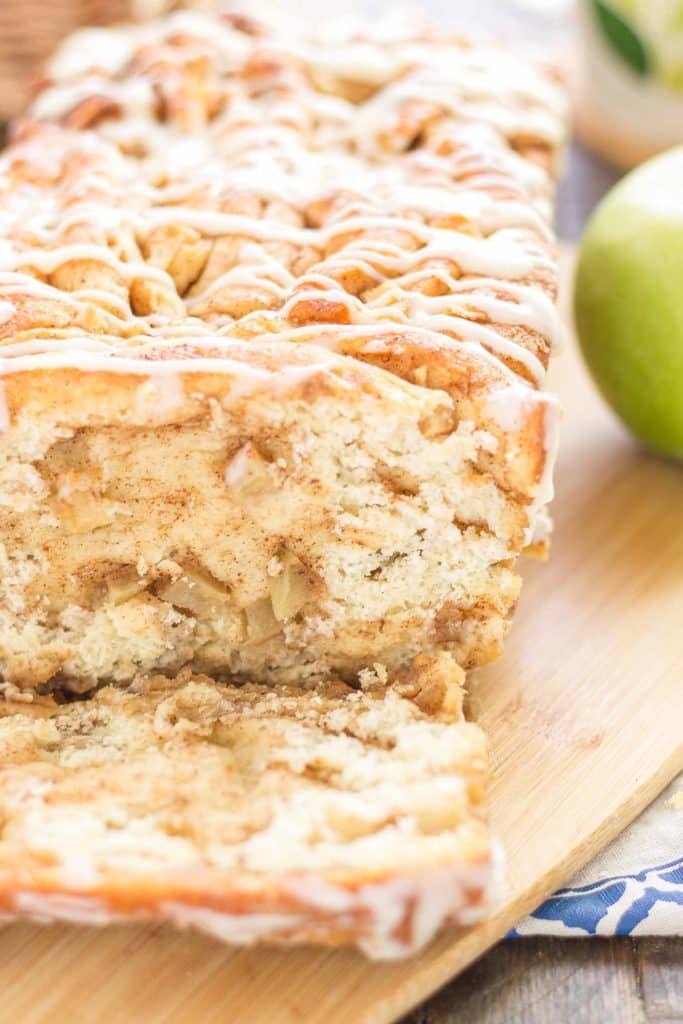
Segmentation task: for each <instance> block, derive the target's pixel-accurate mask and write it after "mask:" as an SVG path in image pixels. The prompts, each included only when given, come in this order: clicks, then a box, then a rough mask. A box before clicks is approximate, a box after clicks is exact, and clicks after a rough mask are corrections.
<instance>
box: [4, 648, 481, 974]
mask: <svg viewBox="0 0 683 1024" xmlns="http://www.w3.org/2000/svg"><path fill="white" fill-rule="evenodd" d="M460 677H461V673H460V674H459V673H458V672H457V670H454V669H453V666H452V664H450V663H449V659H448V658H447V656H445V655H440V656H439V657H436V658H431V659H430V658H428V657H423V658H422V659H418V663H417V665H416V666H415V667H414V668H413V669H412V670H411V671H410V673H407V674H406V675H405V676H404V677H401V678H399V679H397V680H396V685H395V687H394V688H393V689H392V690H391V691H390V692H388V693H385V692H384V691H383V690H382V689H380V690H373V689H372V688H369V689H366V690H365V691H355V690H352V689H351V688H349V687H348V686H346V685H345V684H344V683H341V682H339V681H332V680H330V681H328V682H325V683H320V684H316V685H313V686H311V687H310V688H304V687H286V686H276V687H273V688H272V689H268V688H265V687H263V686H261V685H255V684H251V683H246V684H244V685H243V686H240V687H235V686H232V685H223V684H219V683H215V682H213V681H212V680H210V679H209V678H208V677H206V676H193V675H192V674H191V673H189V672H184V673H183V674H182V675H181V676H180V677H179V678H178V679H176V680H169V679H167V678H165V677H163V676H151V677H146V678H145V677H141V678H138V679H136V680H135V681H134V682H133V683H132V684H131V685H130V687H128V688H127V689H122V688H113V687H106V688H103V689H101V690H99V691H98V692H97V693H96V694H95V695H94V696H93V697H92V698H89V699H87V700H84V701H75V702H71V703H67V704H62V705H61V706H60V705H58V704H56V703H55V702H54V700H53V699H52V698H48V697H43V698H41V697H40V696H38V695H36V696H35V697H34V699H33V700H29V701H26V697H31V696H32V695H31V694H26V693H24V694H23V697H24V700H23V702H18V703H12V702H11V701H10V702H6V703H5V704H4V705H3V704H2V703H0V823H1V824H2V828H1V830H0V831H1V837H0V915H2V914H9V915H12V916H17V915H19V916H28V917H32V918H37V919H39V920H43V921H45V920H48V921H49V920H65V921H75V922H84V923H91V924H105V923H107V922H109V921H118V920H144V919H146V918H157V919H162V920H167V921H172V922H174V923H176V924H179V925H188V926H192V927H196V928H200V929H202V930H203V931H206V932H208V933H210V934H212V935H215V936H217V937H218V938H220V939H223V940H225V941H228V942H231V943H238V944H244V943H252V942H256V941H257V940H260V941H263V940H269V941H271V942H277V943H289V942H320V943H333V944H340V943H346V944H350V943H354V944H357V945H358V946H359V947H360V948H361V949H363V950H364V951H365V952H366V953H368V954H369V955H370V956H373V957H379V958H392V957H398V956H403V955H406V954H408V953H411V952H414V951H415V950H416V949H419V948H420V947H421V946H422V945H423V944H424V943H425V942H426V941H427V940H428V939H429V938H431V936H432V935H433V934H434V932H435V931H436V929H437V928H438V927H439V926H440V925H442V924H444V923H445V922H448V921H454V922H456V923H458V924H461V925H463V924H469V923H472V922H474V921H476V920H478V919H479V918H480V917H481V916H482V914H483V913H484V912H485V910H486V908H487V905H488V902H489V899H490V896H491V894H492V887H493V885H494V883H495V857H494V854H493V852H492V847H491V843H490V839H489V837H488V833H487V829H486V825H485V822H484V820H483V815H484V803H483V800H484V795H485V789H486V781H487V769H486V753H485V748H484V741H483V738H482V734H481V732H480V730H479V729H478V728H477V727H476V726H474V725H470V724H468V723H465V722H464V721H463V720H462V711H461V704H462V692H461V690H460V687H459V681H460ZM3 711H4V712H5V717H2V713H3Z"/></svg>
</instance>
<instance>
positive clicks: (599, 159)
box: [0, 0, 683, 239]
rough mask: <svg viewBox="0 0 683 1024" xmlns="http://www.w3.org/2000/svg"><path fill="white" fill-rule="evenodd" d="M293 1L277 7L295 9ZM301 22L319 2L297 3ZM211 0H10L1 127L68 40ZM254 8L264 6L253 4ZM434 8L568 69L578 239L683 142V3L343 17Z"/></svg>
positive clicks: (448, 1)
mask: <svg viewBox="0 0 683 1024" xmlns="http://www.w3.org/2000/svg"><path fill="white" fill-rule="evenodd" d="M287 2H288V0H280V3H278V2H277V0H275V2H274V5H275V6H280V7H282V6H286V5H287ZM289 2H290V5H293V6H295V8H296V11H297V14H298V15H299V16H300V15H301V13H302V9H303V11H304V13H305V10H306V8H307V7H310V9H311V12H316V13H317V15H318V16H319V14H320V4H319V2H318V0H289ZM193 6H194V7H210V6H215V5H214V4H212V3H211V0H194V2H193V0H186V2H177V0H175V2H174V0H0V122H6V121H7V120H8V119H10V118H12V117H14V116H16V115H17V114H19V113H20V112H21V111H22V110H23V109H24V108H25V107H26V105H27V104H28V102H29V100H30V97H31V94H32V91H34V90H35V87H36V84H37V83H38V82H39V81H40V76H41V68H42V66H43V63H44V61H45V60H46V58H47V57H48V56H49V54H50V53H52V52H53V50H54V49H55V47H56V46H57V45H58V43H59V41H60V40H61V39H63V38H64V37H65V36H67V35H68V34H69V33H71V32H73V31H74V29H76V28H77V27H79V26H82V25H107V24H112V23H116V22H119V21H128V20H145V19H147V18H150V17H154V16H156V15H158V14H161V13H164V12H166V11H169V10H172V9H176V8H180V7H193ZM245 6H246V7H248V8H249V9H251V8H252V7H253V6H254V5H253V4H249V3H247V4H245ZM349 8H351V9H352V10H353V11H354V13H360V15H361V16H363V15H365V16H370V15H373V14H376V13H377V12H378V11H380V12H383V13H385V14H386V13H387V12H388V13H389V14H390V15H391V14H393V13H394V12H399V11H402V10H405V9H407V10H409V11H413V10H423V11H424V12H425V13H426V14H427V16H428V18H429V19H430V20H431V21H432V22H433V23H434V24H436V25H437V26H438V27H439V28H449V29H454V30H456V31H457V30H462V31H466V32H473V33H476V34H478V35H482V34H484V35H493V36H495V37H497V38H499V39H502V40H505V41H506V42H513V43H514V44H515V45H516V46H518V47H520V48H524V49H528V50H532V51H536V53H538V54H540V55H541V56H542V57H543V59H547V60H551V61H553V62H555V63H557V64H558V65H560V67H561V68H562V70H563V72H564V74H565V76H566V78H567V81H568V83H569V85H570V91H571V94H572V98H573V106H574V117H573V128H574V136H575V137H576V138H577V139H578V141H577V142H575V143H574V144H573V145H572V146H571V148H570V149H569V151H568V154H567V158H566V159H567V163H568V165H569V166H568V171H569V173H568V174H566V175H565V181H571V189H569V187H568V186H567V185H565V187H564V189H563V191H562V192H561V194H560V202H559V206H558V229H559V232H560V235H561V236H562V237H564V238H567V239H576V238H577V237H578V236H579V234H580V232H581V228H582V227H583V225H584V224H585V221H586V217H587V214H588V213H589V211H590V210H591V209H592V208H593V207H594V206H595V204H596V202H597V200H598V199H599V198H600V196H601V195H602V194H603V193H604V192H605V191H606V190H607V189H608V188H609V187H610V186H611V185H612V184H613V183H614V181H615V180H616V179H617V178H618V177H619V175H620V172H621V171H622V169H624V168H627V167H631V166H634V165H635V164H637V163H639V162H641V161H642V160H643V159H645V158H647V157H648V156H651V155H652V154H653V153H655V152H659V151H660V150H662V149H666V148H669V147H670V146H672V145H674V144H676V143H678V142H683V0H476V2H472V0H421V2H419V3H409V4H406V3H401V2H395V0H355V2H354V0H350V2H349V0H338V2H337V3H335V4H330V5H329V6H328V8H327V13H329V12H330V11H331V10H332V9H334V10H335V11H336V10H338V11H339V13H340V14H342V13H345V12H346V11H347V10H349Z"/></svg>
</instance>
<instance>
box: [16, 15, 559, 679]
mask: <svg viewBox="0 0 683 1024" xmlns="http://www.w3.org/2000/svg"><path fill="white" fill-rule="evenodd" d="M563 106H564V100H563V95H562V91H561V89H560V88H559V86H558V85H557V83H556V82H555V80H554V78H553V76H552V74H551V73H550V72H549V71H546V70H545V69H543V68H541V67H536V66H532V65H530V64H527V63H526V62H524V61H521V60H518V59H516V58H514V57H512V56H510V55H509V54H507V53H505V52H504V51H502V50H499V49H496V48H487V47H477V46H472V45H471V44H469V43H467V42H464V41H462V40H460V39H457V38H446V37H442V36H438V35H434V34H433V33H431V32H429V31H427V30H426V29H420V30H413V29H411V30H410V31H408V30H399V29H394V30H392V32H389V31H388V30H387V29H386V27H385V28H384V29H381V28H380V29H378V30H377V32H376V33H375V34H373V33H372V31H371V30H370V29H367V30H363V31H361V32H359V31H351V30H349V31H348V32H347V30H346V29H345V27H344V25H343V24H341V23H340V24H339V25H337V24H335V25H333V26H331V29H330V30H321V31H320V32H319V33H318V35H317V36H315V37H314V36H312V35H308V36H307V35H306V27H305V26H304V28H303V30H299V31H298V32H297V34H296V35H293V34H292V33H291V31H290V30H289V27H288V25H286V24H284V25H283V24H278V23H277V22H275V23H270V22H260V21H258V20H255V19H254V18H252V17H249V16H246V15H244V14H243V13H237V14H236V13H234V12H233V13H232V14H231V13H230V12H229V11H228V12H227V13H224V14H222V15H213V16H210V15H206V14H202V13H198V12H180V13H177V14H174V15H171V16H170V17H168V18H167V19H163V20H161V21H158V22H154V23H152V24H150V25H145V26H137V27H133V28H122V29H112V30H101V31H96V32H92V31H91V32H89V33H86V34H85V35H76V36H74V37H73V38H72V40H71V41H70V42H68V43H67V44H66V45H65V47H64V48H63V49H62V50H61V51H60V52H58V54H57V55H56V57H55V58H54V60H53V61H52V64H51V66H50V67H49V68H48V73H47V83H46V88H45V90H44V91H43V92H42V94H41V95H40V96H39V97H38V99H37V101H36V103H35V106H34V108H33V110H32V111H31V113H30V116H29V117H28V118H26V119H25V120H24V122H22V123H21V124H20V125H18V126H16V128H15V130H14V141H13V143H12V145H11V146H10V147H9V149H8V150H7V151H6V153H5V155H4V156H3V157H2V160H1V162H0V217H1V219H2V225H3V230H2V241H1V242H0V352H1V357H0V383H1V385H2V402H1V404H0V414H1V415H0V418H1V420H2V423H1V429H2V435H1V437H0V503H1V504H2V508H3V515H2V518H1V520H0V678H1V679H2V680H4V682H5V683H8V684H12V686H15V687H20V688H27V689H30V690H34V689H38V690H39V691H40V692H43V693H45V692H49V691H50V690H52V689H55V688H56V689H58V690H60V691H64V690H71V691H73V692H76V693H85V692H89V691H91V690H93V689H94V688H96V687H97V686H99V685H102V684H109V683H121V684H127V683H130V682H131V681H132V680H133V679H134V678H135V677H136V676H137V675H138V674H140V673H143V674H145V673H146V674H149V673H155V672H163V673H165V674H169V675H172V674H174V673H177V672H179V671H180V670H181V669H183V668H184V667H189V668H191V669H192V670H193V671H196V672H204V673H209V674H211V675H212V676H213V677H215V678H223V679H228V680H232V681H235V680H242V679H248V680H251V681H253V682H262V683H271V684H284V685H287V684H291V683H296V682H298V681H300V680H321V679H324V678H325V677H327V676H329V675H335V676H337V677H341V678H343V679H344V680H346V681H347V682H349V683H353V684H356V683H358V681H359V680H360V681H362V677H363V675H364V674H366V675H367V674H368V673H369V674H370V675H373V676H377V677H378V678H385V677H386V674H387V673H389V674H391V673H393V672H395V671H399V670H400V669H401V668H402V667H403V666H405V665H408V664H410V662H411V661H412V659H413V658H414V657H415V656H416V655H417V654H419V653H420V652H427V653H435V652H437V651H439V650H445V651H448V652H449V653H450V654H452V656H453V657H454V658H455V660H456V661H457V663H458V664H459V665H460V666H462V667H464V668H469V667H471V666H474V665H479V664H482V663H484V662H485V661H487V660H489V659H490V658H492V657H494V656H495V655H496V654H497V653H498V651H499V649H500V644H501V640H502V638H503V635H504V633H505V630H506V627H507V621H508V617H509V614H510V612H511V610H512V608H513V607H514V605H515V601H516V599H517V595H518V591H519V585H520V581H519V577H518V575H517V572H516V569H515V562H516V560H517V557H518V555H519V554H520V553H521V552H522V550H523V549H524V548H525V547H530V546H531V547H539V546H540V547H542V546H543V544H544V543H545V540H544V537H545V534H546V532H547V516H546V514H545V506H546V503H547V501H548V499H549V498H550V496H551V492H552V483H551V473H552V463H553V458H554V451H555V444H556V423H557V407H556V402H555V400H554V398H553V397H552V396H551V395H549V394H548V393H546V392H545V391H543V390H542V386H543V380H544V376H545V370H546V366H547V362H548V357H549V355H550V353H551V350H552V347H553V345H554V344H555V342H556V340H557V338H558V336H559V327H558V319H557V314H556V311H555V308H554V304H553V300H554V298H555V289H556V261H555V252H554V246H553V238H552V231H551V228H550V223H549V218H550V208H551V200H552V190H553V184H552V178H553V169H554V167H555V163H556V156H557V148H558V145H559V143H560V140H561V133H562V114H563Z"/></svg>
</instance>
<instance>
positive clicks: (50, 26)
mask: <svg viewBox="0 0 683 1024" xmlns="http://www.w3.org/2000/svg"><path fill="white" fill-rule="evenodd" d="M139 13H140V4H139V2H136V0H0V120H5V119H7V118H9V117H13V116H14V115H15V114H17V113H19V111H21V110H22V109H23V108H24V107H25V106H26V104H27V102H28V100H29V98H30V94H31V87H32V84H33V83H34V82H35V81H36V79H37V78H38V76H39V75H40V72H41V66H42V64H43V62H44V61H45V60H46V58H47V57H48V56H49V55H50V54H51V53H52V51H53V50H54V49H55V47H56V46H57V44H58V43H59V42H60V40H61V39H63V38H64V36H66V35H68V34H69V32H73V31H74V29H76V28H79V27H81V26H82V25H110V24H112V23H113V22H117V21H126V20H129V19H130V18H131V17H135V16H136V15H137V16H139Z"/></svg>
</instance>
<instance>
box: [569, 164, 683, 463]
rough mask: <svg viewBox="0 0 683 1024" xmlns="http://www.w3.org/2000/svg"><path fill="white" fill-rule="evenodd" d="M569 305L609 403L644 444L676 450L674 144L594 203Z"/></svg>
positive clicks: (680, 417)
mask: <svg viewBox="0 0 683 1024" xmlns="http://www.w3.org/2000/svg"><path fill="white" fill-rule="evenodd" d="M574 307H575V313H576V324H577V329H578V333H579V340H580V342H581V348H582V350H583V354H584V356H585V359H586V362H587V363H588V366H589V368H590V370H591V372H592V374H593V377H594V379H595V381H596V383H597V385H598V387H599V388H600V390H601V391H602V393H603V395H604V396H605V398H606V399H607V401H608V402H609V404H610V405H611V406H612V408H613V409H614V411H615V412H616V413H617V415H618V416H619V417H620V418H621V419H622V420H623V421H624V423H626V424H627V426H628V427H630V428H631V430H632V431H633V433H634V434H636V435H637V437H639V438H640V439H641V440H642V441H644V442H645V444H646V445H648V446H649V447H651V448H653V449H655V450H656V451H658V452H661V453H662V454H664V455H668V456H673V457H675V458H679V459H683V148H679V149H674V150H671V151H670V152H668V153H665V154H664V155H663V156H659V157H656V158H655V159H654V160H650V161H649V162H648V163H646V164H643V166H642V167H639V168H638V169H637V170H636V171H634V172H633V173H631V174H629V175H628V177H626V178H624V179H623V181H621V182H620V183H619V184H618V185H617V186H616V188H614V189H613V190H612V191H611V192H610V193H609V195H608V196H607V197H606V198H605V199H604V200H603V202H602V203H601V204H600V206H599V207H598V209H597V210H596V212H595V214H594V215H593V218H592V220H591V222H590V224H589V225H588V229H587V231H586V234H585V236H584V239H583V242H582V245H581V253H580V257H579V265H578V270H577V275H576V283H575V293H574Z"/></svg>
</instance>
